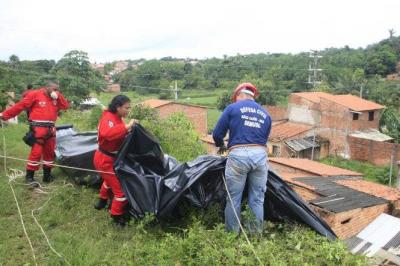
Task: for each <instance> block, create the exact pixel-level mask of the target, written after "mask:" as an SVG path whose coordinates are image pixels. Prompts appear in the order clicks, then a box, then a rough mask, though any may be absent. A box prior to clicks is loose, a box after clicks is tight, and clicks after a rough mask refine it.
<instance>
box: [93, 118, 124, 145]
mask: <svg viewBox="0 0 400 266" xmlns="http://www.w3.org/2000/svg"><path fill="white" fill-rule="evenodd" d="M127 133H128V130H127V129H126V127H125V123H124V121H123V120H122V119H121V117H119V116H118V115H117V114H113V113H111V112H110V111H108V110H106V111H104V112H103V115H102V116H101V118H100V122H99V127H98V142H99V147H100V149H102V150H105V151H108V152H116V151H118V150H119V148H120V147H121V145H122V142H123V141H124V139H125V136H126V134H127Z"/></svg>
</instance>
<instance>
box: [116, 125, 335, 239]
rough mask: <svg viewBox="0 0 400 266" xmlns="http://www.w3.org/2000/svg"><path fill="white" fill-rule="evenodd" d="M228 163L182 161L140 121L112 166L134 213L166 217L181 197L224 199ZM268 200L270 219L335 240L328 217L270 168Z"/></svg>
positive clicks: (201, 202)
mask: <svg viewBox="0 0 400 266" xmlns="http://www.w3.org/2000/svg"><path fill="white" fill-rule="evenodd" d="M177 145H178V144H177ZM225 163H226V158H224V157H220V156H210V155H207V156H200V157H198V158H196V159H195V160H193V161H190V162H186V163H178V162H177V161H176V160H175V159H174V158H172V157H170V156H167V155H164V154H163V152H162V149H161V147H160V145H159V143H158V141H157V140H156V139H155V138H154V137H153V136H152V135H151V134H150V133H149V132H147V131H146V130H145V129H144V128H143V127H141V126H140V125H136V126H135V129H134V131H133V133H131V134H129V135H128V136H127V138H126V140H125V142H124V144H123V146H122V148H121V150H120V151H119V153H118V156H117V160H116V162H115V164H114V169H115V172H116V174H117V176H118V178H119V179H120V181H121V185H122V188H123V190H124V193H125V195H126V197H127V198H128V201H129V203H130V206H131V209H130V213H131V215H132V216H133V217H135V218H140V217H143V216H144V215H145V214H146V213H152V214H155V215H156V216H157V217H158V218H159V219H163V218H165V217H168V216H169V215H171V214H172V213H173V212H174V209H175V208H176V207H177V204H179V202H180V200H181V199H182V198H185V199H186V200H189V202H190V203H191V204H192V205H194V206H197V207H200V208H205V207H206V206H207V205H208V204H209V203H210V202H211V201H224V200H225V197H226V191H225V187H224V183H223V175H224V171H225ZM264 202H265V203H264V210H265V211H264V213H265V218H266V219H271V220H280V221H282V220H284V221H289V222H290V221H297V222H300V223H303V224H305V225H308V226H309V227H311V228H312V229H314V230H315V231H316V232H318V233H320V234H321V235H324V236H326V237H328V238H329V239H335V238H336V235H335V233H334V232H333V231H332V230H331V228H330V227H329V226H328V225H327V224H326V223H325V221H323V220H322V219H321V218H320V217H319V216H318V215H317V214H316V213H315V212H314V211H313V210H312V209H311V208H310V207H309V206H308V204H307V203H306V202H304V201H303V200H302V199H301V198H300V197H299V196H298V195H297V194H296V193H295V192H294V191H293V189H292V188H291V187H290V186H289V185H287V184H286V183H285V182H284V181H283V180H282V179H281V178H280V177H279V176H278V175H276V174H275V173H274V172H272V171H269V174H268V182H267V192H266V198H265V201H264Z"/></svg>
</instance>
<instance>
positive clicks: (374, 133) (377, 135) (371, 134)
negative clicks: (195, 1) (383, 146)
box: [350, 128, 393, 141]
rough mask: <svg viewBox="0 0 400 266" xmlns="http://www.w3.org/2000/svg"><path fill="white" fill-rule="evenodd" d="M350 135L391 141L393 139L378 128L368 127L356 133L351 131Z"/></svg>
mask: <svg viewBox="0 0 400 266" xmlns="http://www.w3.org/2000/svg"><path fill="white" fill-rule="evenodd" d="M350 136H352V137H356V138H360V139H369V140H375V141H391V140H393V138H392V137H390V136H388V135H385V134H383V133H381V132H379V130H377V129H373V128H371V129H367V130H363V131H355V132H354V133H351V134H350Z"/></svg>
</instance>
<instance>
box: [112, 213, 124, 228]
mask: <svg viewBox="0 0 400 266" xmlns="http://www.w3.org/2000/svg"><path fill="white" fill-rule="evenodd" d="M111 218H112V219H113V223H114V225H115V226H116V227H117V228H124V227H125V225H126V222H127V220H126V218H125V215H112V214H111Z"/></svg>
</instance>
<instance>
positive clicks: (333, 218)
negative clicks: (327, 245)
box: [311, 204, 390, 239]
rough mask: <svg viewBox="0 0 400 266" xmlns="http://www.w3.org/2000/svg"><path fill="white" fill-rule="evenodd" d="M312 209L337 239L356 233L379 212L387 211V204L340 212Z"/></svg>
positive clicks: (314, 207)
mask: <svg viewBox="0 0 400 266" xmlns="http://www.w3.org/2000/svg"><path fill="white" fill-rule="evenodd" d="M311 206H312V207H313V209H314V210H315V211H316V212H317V213H318V214H319V215H320V216H321V218H322V219H324V221H325V222H326V223H327V224H328V225H329V226H330V227H331V228H332V230H333V231H334V232H335V234H336V235H337V236H338V237H339V239H346V238H349V237H351V236H354V235H356V234H358V233H359V232H360V231H361V230H362V229H364V228H365V227H366V226H367V225H368V224H370V223H371V222H372V221H373V220H375V218H376V217H378V216H379V215H380V214H381V213H389V211H390V208H389V204H380V205H376V206H372V207H368V208H358V209H354V210H350V211H347V212H341V213H332V212H329V211H327V210H324V209H321V208H319V207H316V206H313V205H311Z"/></svg>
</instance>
